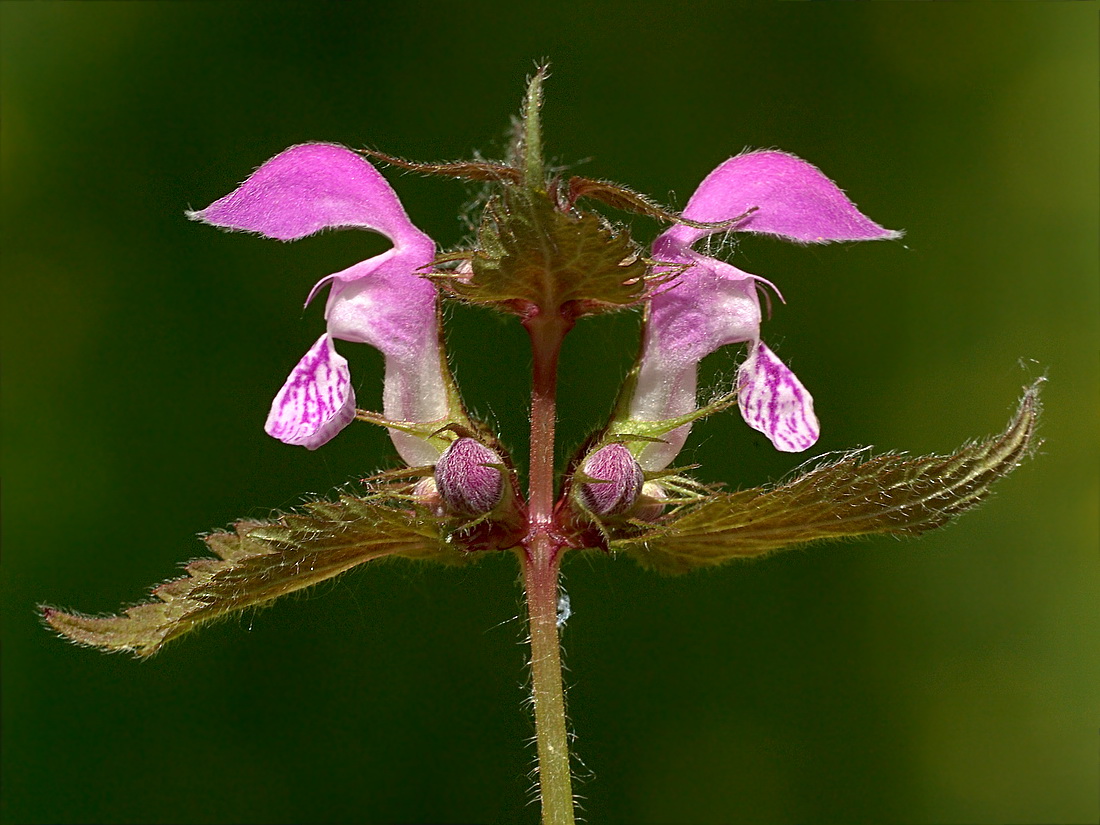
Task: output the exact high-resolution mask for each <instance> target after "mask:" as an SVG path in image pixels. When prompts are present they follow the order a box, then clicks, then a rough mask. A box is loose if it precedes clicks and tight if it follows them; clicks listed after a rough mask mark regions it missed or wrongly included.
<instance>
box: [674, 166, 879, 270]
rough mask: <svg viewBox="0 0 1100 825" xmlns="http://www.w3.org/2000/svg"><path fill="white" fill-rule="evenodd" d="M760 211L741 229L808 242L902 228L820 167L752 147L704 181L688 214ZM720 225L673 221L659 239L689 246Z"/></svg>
mask: <svg viewBox="0 0 1100 825" xmlns="http://www.w3.org/2000/svg"><path fill="white" fill-rule="evenodd" d="M754 206H755V207H757V210H756V211H755V212H753V213H752V214H751V215H749V216H748V217H746V218H745V219H744V220H742V221H740V222H739V223H738V224H737V225H736V226H735V227H733V228H734V230H735V231H737V232H761V233H765V234H768V235H779V236H780V237H783V238H789V239H790V240H795V241H802V242H804V243H825V242H828V241H871V240H885V239H891V238H898V237H900V236H901V233H900V232H894V231H892V230H889V229H883V228H882V227H881V226H879V225H878V224H877V223H875V222H874V221H872V220H871V219H870V218H868V217H867V216H866V215H864V214H863V213H862V212H860V211H859V210H858V209H857V208H856V206H855V204H853V203H852V202H851V201H850V200H848V197H847V196H846V195H845V194H844V193H843V192H842V191H841V190H840V188H839V187H838V186H837V185H836V184H835V183H833V182H832V181H831V180H829V179H828V178H827V177H825V175H823V174H822V173H821V172H820V171H819V170H818V169H817V167H815V166H813V165H812V164H809V163H807V162H806V161H804V160H802V159H800V158H796V157H795V156H794V155H788V154H787V153H786V152H776V151H766V152H749V153H747V154H744V155H738V156H737V157H733V158H730V159H729V160H727V161H726V162H725V163H722V164H721V165H719V166H718V168H716V169H715V170H714V171H713V172H711V173H710V174H709V175H707V177H706V178H705V179H704V180H703V182H702V183H701V184H699V188H698V189H696V190H695V194H693V195H692V196H691V200H689V201H688V205H687V207H686V208H685V209H684V217H685V218H690V219H691V220H695V221H706V222H717V221H726V220H732V219H733V218H736V217H737V216H738V215H741V214H742V213H744V212H746V211H747V210H749V209H751V208H752V207H754ZM713 231H714V230H706V229H693V228H691V227H689V226H683V225H678V226H673V227H671V228H670V229H668V230H667V231H666V232H665V233H664V234H663V235H661V237H660V238H658V239H657V241H656V242H655V243H654V252H655V253H657V255H658V257H660V254H659V251H660V250H661V249H663V248H664V247H665V246H666V245H669V244H671V245H673V246H680V247H687V246H690V245H691V244H693V243H694V242H695V241H697V240H699V239H700V238H702V237H704V236H706V235H709V234H712V232H713Z"/></svg>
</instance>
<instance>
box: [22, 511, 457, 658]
mask: <svg viewBox="0 0 1100 825" xmlns="http://www.w3.org/2000/svg"><path fill="white" fill-rule="evenodd" d="M204 540H205V542H206V545H207V547H209V549H210V550H211V551H212V552H213V553H215V554H216V555H217V557H218V558H216V559H211V558H206V559H196V560H194V561H191V562H188V563H187V564H186V565H185V567H184V569H185V570H186V571H187V576H185V577H184V578H181V579H176V580H174V581H169V582H165V583H164V584H162V585H160V586H159V587H157V588H155V589H154V590H153V593H152V595H153V596H155V597H156V601H151V602H146V603H143V604H139V605H136V606H134V607H130V608H127V609H126V610H125V611H124V612H123V613H121V614H119V615H116V616H85V615H82V614H79V613H65V612H63V611H61V610H58V609H57V608H54V607H49V606H42V607H41V610H42V615H43V617H44V619H45V620H46V622H47V623H48V624H49V625H50V627H52V628H53V629H54V630H56V631H57V632H58V633H60V634H61V635H63V636H65V637H67V638H68V639H70V640H72V641H73V642H76V643H77V644H82V645H89V646H92V647H99V648H103V649H104V650H108V651H121V650H129V651H133V652H134V653H135V654H136V655H138V656H148V655H150V654H152V653H155V652H156V651H157V650H158V649H159V648H160V647H161V646H162V645H163V644H164V643H165V642H167V641H169V640H170V639H174V638H175V637H177V636H179V635H181V634H183V633H186V632H187V631H189V630H192V629H194V628H195V627H197V626H198V625H200V624H202V623H203V622H207V621H210V620H212V619H217V618H220V617H223V616H226V615H228V614H231V613H234V612H236V611H239V610H243V609H244V608H246V607H250V606H253V605H258V604H262V603H264V602H267V601H270V600H271V599H275V598H278V597H279V596H283V595H286V594H287V593H293V592H294V591H296V590H301V589H303V588H305V587H309V586H310V585H313V584H317V583H318V582H321V581H324V580H325V579H331V578H332V577H334V576H337V575H339V574H340V573H343V572H344V571H346V570H349V569H350V568H352V567H355V566H356V565H359V564H362V563H363V562H367V561H370V560H372V559H377V558H380V557H382V556H404V557H406V558H416V559H427V558H435V559H438V560H441V561H459V560H461V559H462V554H460V553H459V552H458V551H456V550H453V549H451V548H449V547H447V546H446V545H444V544H443V543H442V542H441V541H440V538H439V532H438V530H437V528H436V525H435V523H434V521H432V520H430V519H428V518H426V517H423V516H420V515H418V514H416V513H414V512H413V511H412V510H411V509H410V510H404V509H398V508H396V507H393V506H390V505H388V504H385V503H383V502H381V501H379V500H378V499H376V498H356V497H353V496H342V497H341V498H340V499H339V500H338V501H316V502H311V503H309V504H306V505H305V506H304V508H303V512H300V513H290V514H287V515H283V516H281V517H279V518H277V519H275V520H273V521H267V522H262V521H241V522H238V523H237V524H236V525H235V530H234V531H233V532H226V531H219V532H216V533H211V534H210V535H208V536H206V537H205V539H204Z"/></svg>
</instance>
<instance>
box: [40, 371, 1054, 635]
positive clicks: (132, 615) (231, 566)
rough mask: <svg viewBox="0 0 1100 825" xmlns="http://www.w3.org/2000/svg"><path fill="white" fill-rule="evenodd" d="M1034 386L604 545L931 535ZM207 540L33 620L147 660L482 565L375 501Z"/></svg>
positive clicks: (993, 465) (985, 478)
mask: <svg viewBox="0 0 1100 825" xmlns="http://www.w3.org/2000/svg"><path fill="white" fill-rule="evenodd" d="M1039 383H1040V382H1036V383H1035V384H1034V385H1032V386H1031V387H1030V388H1029V389H1028V390H1027V391H1026V392H1025V394H1024V397H1023V399H1022V400H1021V402H1020V406H1019V409H1018V410H1017V412H1016V415H1015V417H1014V418H1013V420H1012V422H1011V423H1010V424H1009V426H1008V428H1007V429H1006V430H1005V431H1004V432H1003V433H1002V434H1001V435H999V436H996V437H994V438H990V439H987V440H985V441H982V442H977V443H974V444H970V445H967V446H964V447H963V448H961V449H960V450H958V451H957V452H955V453H953V454H951V455H948V456H938V455H928V456H922V457H919V458H908V457H906V456H903V455H897V454H887V455H880V456H871V457H866V455H865V453H864V452H863V451H859V452H855V453H850V454H848V455H845V456H843V457H842V458H840V459H839V460H837V461H833V462H831V463H827V464H824V465H820V466H818V467H816V468H814V469H812V470H809V471H808V472H806V473H804V474H803V475H800V476H798V477H797V478H795V479H794V480H793V481H789V482H787V483H784V484H780V485H778V486H774V487H761V488H755V489H751V490H742V491H740V492H736V493H718V494H714V495H711V496H709V497H706V498H705V499H704V500H703V501H702V502H700V503H698V504H692V505H687V506H685V507H684V508H682V509H680V510H678V511H675V512H674V513H673V514H672V515H671V516H669V517H668V518H666V519H664V520H663V521H661V522H659V523H658V524H655V525H652V526H649V527H637V526H635V527H633V528H630V530H631V532H630V533H627V534H625V535H619V536H614V535H612V536H611V538H612V541H611V542H610V547H611V549H612V550H615V551H619V552H623V553H627V554H629V555H631V556H633V557H634V558H635V559H637V560H638V561H639V562H640V563H641V564H642V565H643V566H645V567H649V568H653V569H656V570H660V571H662V572H665V573H683V572H686V571H688V570H692V569H695V568H698V567H707V566H712V565H716V564H721V563H723V562H726V561H730V560H733V559H738V558H748V557H753V556H763V555H766V554H768V553H771V552H774V551H777V550H780V549H785V548H790V547H795V546H798V545H803V544H808V543H811V542H818V541H825V540H831V539H841V538H847V537H854V536H865V535H872V534H888V535H919V534H921V533H924V532H926V531H928V530H932V529H935V528H937V527H941V526H943V525H944V524H946V523H948V522H949V521H951V520H952V519H953V518H954V517H955V516H957V515H958V514H960V513H962V512H964V511H966V510H969V509H970V508H972V507H974V506H976V505H977V504H978V503H979V502H981V501H982V500H983V499H984V498H985V497H986V496H987V495H988V494H989V491H990V486H991V485H992V484H993V483H994V482H995V481H997V480H998V479H1000V478H1002V477H1004V476H1005V475H1007V474H1008V473H1010V472H1011V471H1012V470H1013V469H1015V468H1016V467H1017V466H1018V465H1019V463H1020V461H1021V460H1022V459H1024V458H1025V457H1027V456H1028V455H1029V454H1030V452H1031V451H1032V450H1033V449H1034V448H1035V446H1036V442H1035V438H1034V435H1035V427H1036V423H1037V420H1038V415H1039ZM624 529H626V528H624ZM205 542H206V544H207V546H208V547H209V549H210V550H211V551H212V552H213V553H214V554H215V555H216V556H217V558H212V559H198V560H195V561H192V562H189V563H188V564H187V565H186V566H185V570H186V572H187V576H185V577H183V578H180V579H176V580H174V581H170V582H167V583H165V584H162V585H160V586H159V587H157V588H156V589H154V590H153V596H155V597H156V600H155V601H151V602H146V603H144V604H139V605H136V606H134V607H131V608H128V609H127V610H125V611H124V612H123V613H121V614H119V615H117V616H85V615H81V614H79V613H67V612H64V611H61V610H58V609H56V608H53V607H43V608H42V614H43V617H44V619H45V621H46V622H47V624H49V626H50V627H52V628H53V629H54V630H56V631H57V632H58V633H60V634H61V635H63V636H65V637H67V638H68V639H70V640H72V641H73V642H76V643H78V644H82V645H88V646H91V647H98V648H102V649H104V650H108V651H123V650H126V651H132V652H134V653H135V654H136V655H138V656H149V655H151V654H152V653H155V652H156V651H157V650H158V649H159V648H160V647H161V646H162V645H164V644H165V643H166V642H168V641H170V640H171V639H174V638H175V637H177V636H180V635H182V634H183V633H186V632H187V631H189V630H192V629H194V628H195V627H197V626H198V625H200V624H203V623H205V622H208V621H211V620H214V619H217V618H220V617H224V616H227V615H230V614H233V613H235V612H238V611H240V610H243V609H245V608H248V607H251V606H254V605H259V604H262V603H264V602H267V601H270V600H272V599H275V598H278V597H279V596H283V595H286V594H288V593H293V592H295V591H297V590H301V589H303V588H306V587H309V586H311V585H314V584H317V583H319V582H322V581H325V580H326V579H331V578H333V577H335V576H338V575H339V574H341V573H343V572H345V571H347V570H349V569H351V568H352V567H355V566H357V565H360V564H363V563H364V562H368V561H371V560H373V559H378V558H382V557H386V556H399V557H404V558H411V559H431V560H435V561H442V562H450V563H458V562H463V561H468V560H472V559H476V558H478V557H479V556H480V555H481V554H480V553H476V552H472V553H466V552H463V551H462V550H461V549H458V548H456V547H455V546H454V545H452V544H450V543H448V542H446V541H444V540H443V539H441V536H440V530H439V523H438V522H437V521H436V520H435V519H433V518H432V517H430V516H429V515H427V514H426V513H425V512H423V511H421V510H416V509H413V508H411V507H409V506H405V502H401V501H399V500H392V499H386V498H384V497H381V496H379V495H369V496H366V497H354V496H342V497H340V498H339V500H337V501H332V502H329V501H316V502H311V503H309V504H306V505H305V506H304V508H303V512H300V513H293V514H287V515H283V516H281V517H279V518H277V519H274V520H272V521H268V522H260V521H242V522H239V523H238V524H237V525H236V527H235V529H234V530H233V531H232V532H216V533H212V534H210V535H208V536H206V537H205Z"/></svg>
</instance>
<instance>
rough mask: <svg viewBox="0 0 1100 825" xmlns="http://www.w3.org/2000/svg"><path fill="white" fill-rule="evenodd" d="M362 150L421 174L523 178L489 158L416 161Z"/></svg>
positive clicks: (503, 179)
mask: <svg viewBox="0 0 1100 825" xmlns="http://www.w3.org/2000/svg"><path fill="white" fill-rule="evenodd" d="M362 152H363V154H365V155H369V156H370V157H372V158H375V159H377V160H380V161H383V162H384V163H388V164H390V165H391V166H396V167H398V168H399V169H408V170H409V171H410V172H419V173H420V174H422V175H439V176H441V177H446V178H461V179H463V180H477V181H495V182H502V183H503V182H507V183H519V182H520V181H521V180H522V179H523V173H522V172H520V170H519V169H516V168H514V167H512V166H506V165H505V164H503V163H495V162H493V161H489V160H459V161H451V162H444V163H418V162H416V161H411V160H405V159H404V158H399V157H396V156H394V155H387V154H386V153H385V152H379V151H378V150H377V149H363V150H362Z"/></svg>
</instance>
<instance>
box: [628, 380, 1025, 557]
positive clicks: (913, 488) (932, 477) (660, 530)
mask: <svg viewBox="0 0 1100 825" xmlns="http://www.w3.org/2000/svg"><path fill="white" fill-rule="evenodd" d="M1039 384H1040V382H1036V383H1035V384H1033V385H1032V386H1031V387H1029V388H1028V389H1027V390H1026V392H1025V393H1024V396H1023V398H1022V399H1021V401H1020V406H1019V409H1018V410H1017V412H1016V416H1015V417H1014V418H1013V420H1012V422H1011V423H1010V424H1009V426H1008V429H1006V430H1005V431H1004V432H1003V433H1002V434H1001V435H999V436H997V437H994V438H990V439H988V440H985V441H981V442H977V443H974V444H970V445H967V446H964V447H962V448H961V449H960V450H959V451H958V452H956V453H954V454H952V455H948V456H940V455H927V456H921V457H918V458H909V457H907V456H904V455H898V454H887V455H879V456H871V457H869V458H868V457H867V456H866V454H865V453H864V452H863V451H858V452H854V453H849V454H848V455H845V456H844V457H842V458H841V459H839V460H838V461H833V462H831V463H828V464H824V465H822V466H819V467H817V468H815V469H812V470H810V471H809V472H807V473H805V474H804V475H800V476H798V477H797V478H795V479H794V480H792V481H789V482H787V483H785V484H781V485H779V486H775V487H770V488H764V487H759V488H754V489H751V490H742V491H740V492H736V493H721V494H717V495H715V496H713V497H711V498H709V499H707V500H706V501H705V502H704V503H702V504H699V505H697V506H694V507H689V508H686V509H685V510H683V511H681V512H680V513H678V514H674V515H673V516H672V517H671V518H669V520H667V521H665V522H664V523H661V524H659V525H657V526H654V527H653V528H651V529H649V530H646V531H645V532H643V533H642V534H640V535H637V536H634V537H629V538H623V539H619V540H617V541H613V542H612V544H611V547H612V549H614V550H621V551H624V552H627V553H629V554H631V555H632V556H634V557H635V558H636V559H637V560H638V561H639V562H640V563H641V564H642V565H643V566H646V567H650V568H654V569H658V570H661V571H663V572H666V573H683V572H686V571H688V570H691V569H694V568H696V567H705V566H709V565H715V564H721V563H722V562H725V561H729V560H730V559H737V558H747V557H750V556H762V555H765V554H767V553H771V552H774V551H776V550H781V549H785V548H791V547H795V546H797V545H801V544H807V543H809V542H815V541H823V540H828V539H840V538H846V537H851V536H865V535H872V534H876V533H879V534H891V535H919V534H921V533H924V532H926V531H928V530H933V529H935V528H937V527H942V526H943V525H944V524H947V523H948V522H949V521H951V519H952V518H954V517H955V516H957V515H958V514H960V513H962V512H964V511H966V510H969V509H970V508H972V507H974V506H976V505H977V504H978V503H979V502H981V501H982V500H983V499H984V498H985V497H986V496H987V495H988V494H989V490H990V486H991V485H992V484H993V482H995V481H997V480H998V479H999V478H1002V477H1004V476H1006V475H1007V474H1008V473H1010V472H1011V471H1012V470H1013V469H1015V468H1016V467H1017V466H1018V465H1019V463H1020V461H1021V460H1022V459H1023V458H1025V457H1027V456H1028V455H1029V454H1030V452H1031V450H1032V449H1033V447H1034V441H1033V438H1034V433H1035V425H1036V422H1037V419H1038V415H1039Z"/></svg>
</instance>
